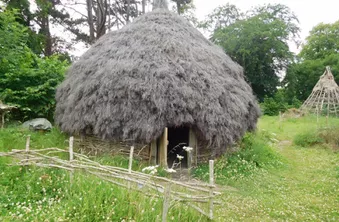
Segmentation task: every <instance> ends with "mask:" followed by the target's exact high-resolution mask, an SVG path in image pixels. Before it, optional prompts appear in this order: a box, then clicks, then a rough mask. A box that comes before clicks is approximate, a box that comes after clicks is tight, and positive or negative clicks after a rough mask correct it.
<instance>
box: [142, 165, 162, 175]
mask: <svg viewBox="0 0 339 222" xmlns="http://www.w3.org/2000/svg"><path fill="white" fill-rule="evenodd" d="M157 167H159V165H156V166H148V167H145V168H144V169H142V170H141V171H142V172H148V173H149V174H151V175H154V174H156V173H157V172H158V170H157Z"/></svg>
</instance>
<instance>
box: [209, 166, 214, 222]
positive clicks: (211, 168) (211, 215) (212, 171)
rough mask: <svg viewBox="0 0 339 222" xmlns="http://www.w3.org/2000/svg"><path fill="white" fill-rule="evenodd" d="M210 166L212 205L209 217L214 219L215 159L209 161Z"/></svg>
mask: <svg viewBox="0 0 339 222" xmlns="http://www.w3.org/2000/svg"><path fill="white" fill-rule="evenodd" d="M209 167H210V185H211V186H210V207H209V217H210V219H211V220H213V187H212V186H213V185H214V160H210V161H209Z"/></svg>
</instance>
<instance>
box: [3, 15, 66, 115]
mask: <svg viewBox="0 0 339 222" xmlns="http://www.w3.org/2000/svg"><path fill="white" fill-rule="evenodd" d="M16 15H17V14H16V11H12V10H6V11H4V12H1V13H0V27H1V29H0V46H1V51H0V100H3V101H4V102H6V103H9V104H13V105H16V106H17V107H18V108H19V109H18V111H19V112H18V113H17V114H18V115H19V117H20V119H25V118H32V117H38V116H44V117H47V118H50V119H51V118H52V117H53V113H54V103H55V102H54V95H55V88H56V86H57V85H58V83H60V82H61V81H62V80H63V75H64V72H65V68H66V67H67V62H63V61H60V60H59V58H58V57H57V56H53V57H43V58H40V57H39V56H37V55H36V54H34V53H33V51H32V50H31V49H30V48H29V47H28V45H27V44H28V40H29V33H28V29H27V28H26V27H25V26H23V25H22V24H20V23H18V22H17V21H16Z"/></svg>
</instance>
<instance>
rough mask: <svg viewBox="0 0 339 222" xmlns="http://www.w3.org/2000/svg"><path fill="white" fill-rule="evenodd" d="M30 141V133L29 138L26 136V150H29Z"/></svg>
mask: <svg viewBox="0 0 339 222" xmlns="http://www.w3.org/2000/svg"><path fill="white" fill-rule="evenodd" d="M30 141H31V136H30V135H28V136H27V138H26V149H25V151H26V152H29V144H30Z"/></svg>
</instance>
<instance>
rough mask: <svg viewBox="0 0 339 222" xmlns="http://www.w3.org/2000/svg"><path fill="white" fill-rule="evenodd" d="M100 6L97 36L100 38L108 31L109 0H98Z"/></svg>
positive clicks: (97, 13) (97, 15) (97, 14)
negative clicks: (107, 13)
mask: <svg viewBox="0 0 339 222" xmlns="http://www.w3.org/2000/svg"><path fill="white" fill-rule="evenodd" d="M97 3H98V7H97V12H96V17H97V30H96V31H97V33H96V34H97V36H96V39H99V38H100V37H101V36H103V35H104V34H105V33H106V12H107V10H106V9H107V0H97Z"/></svg>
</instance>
